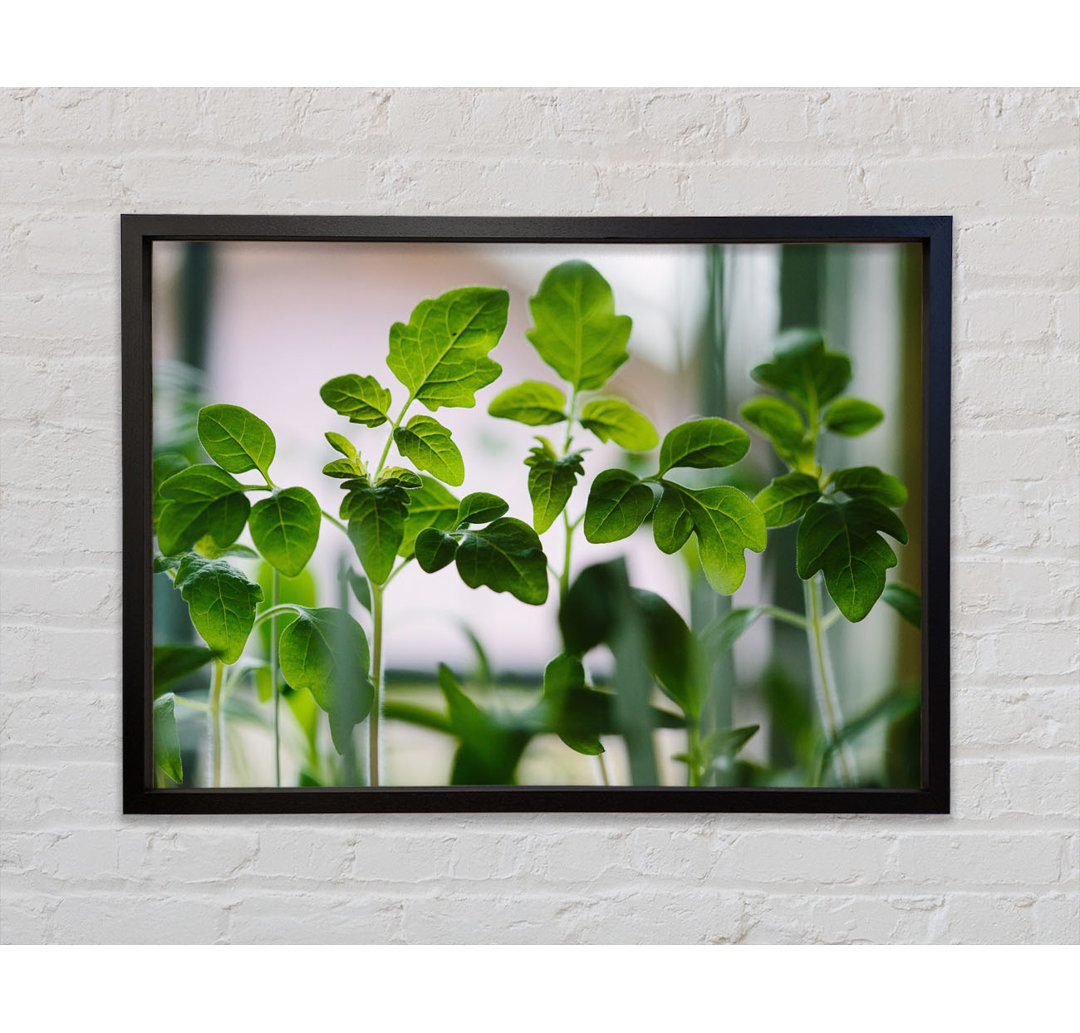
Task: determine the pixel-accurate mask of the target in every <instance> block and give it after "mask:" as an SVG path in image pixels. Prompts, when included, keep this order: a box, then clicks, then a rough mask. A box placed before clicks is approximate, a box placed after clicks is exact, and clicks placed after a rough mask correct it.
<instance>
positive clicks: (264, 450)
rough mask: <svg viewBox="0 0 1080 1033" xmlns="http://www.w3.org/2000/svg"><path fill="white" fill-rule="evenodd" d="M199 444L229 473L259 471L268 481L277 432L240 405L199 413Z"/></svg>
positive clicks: (207, 409)
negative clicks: (275, 433)
mask: <svg viewBox="0 0 1080 1033" xmlns="http://www.w3.org/2000/svg"><path fill="white" fill-rule="evenodd" d="M199 441H201V442H202V447H203V448H205V449H206V454H207V455H208V456H209V457H210V458H211V459H213V460H214V462H215V463H217V464H218V466H220V467H221V468H222V469H223V470H228V471H229V473H244V472H245V471H246V470H258V471H259V472H260V473H261V474H262V475H263V476H264V477H266V476H268V474H267V471H268V470H269V469H270V464H271V463H272V462H273V461H274V453H275V452H276V451H277V442H275V441H274V432H273V431H272V430H271V429H270V428H269V426H267V425H266V424H265V423H264V422H263V421H262V420H260V419H259V417H258V416H255V415H254V414H253V413H250V412H248V411H247V409H242V408H241V407H240V406H239V405H208V406H205V407H204V408H202V409H200V410H199Z"/></svg>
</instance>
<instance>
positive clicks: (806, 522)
mask: <svg viewBox="0 0 1080 1033" xmlns="http://www.w3.org/2000/svg"><path fill="white" fill-rule="evenodd" d="M879 531H883V532H885V534H888V535H890V536H892V537H893V538H895V539H896V540H897V541H899V542H906V541H907V531H906V530H905V528H904V524H903V522H902V521H901V520H900V518H899V517H898V516H897V515H896V514H895V513H893V512H892V511H891V510H889V509H886V508H885V507H884V506H883V505H881V503H879V502H875V501H873V500H872V499H853V500H852V501H850V502H834V501H832V500H828V501H825V500H823V501H821V502H816V503H814V505H813V506H811V507H810V509H809V511H808V512H807V514H806V516H805V517H803V520H802V523H801V524H800V525H799V534H798V537H797V539H796V545H795V558H796V567H797V569H798V572H799V577H801V578H802V579H803V580H804V581H806V580H808V579H809V578H811V577H813V576H814V574H816V573H817V572H818V571H819V570H820V571H822V572H823V573H824V575H825V587H826V588H827V589H828V590H829V595H830V596H832V600H833V602H834V603H836V606H837V609H839V610H840V612H841V613H842V614H843V615H844V616H845V617H846V618H847V619H848V620H849V621H852V622H853V623H854V622H856V621H861V620H862V619H863V618H864V617H865V616H866V615H867V614H868V613H869V612H870V610H871V609H872V608H873V605H874V603H876V602H877V600H878V597H879V596H880V595H881V593H882V591H883V589H884V588H885V571H886V570H888V569H889V568H890V567H894V566H896V553H894V552H893V550H892V548H891V547H890V546H889V545H888V543H886V541H885V539H884V538H882V537H881V535H880V534H878V532H879Z"/></svg>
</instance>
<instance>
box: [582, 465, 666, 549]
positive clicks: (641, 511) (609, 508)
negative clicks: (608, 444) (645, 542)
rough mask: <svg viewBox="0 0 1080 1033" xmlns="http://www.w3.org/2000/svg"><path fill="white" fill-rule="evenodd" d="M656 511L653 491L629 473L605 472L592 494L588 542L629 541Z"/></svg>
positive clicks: (587, 515) (588, 508) (587, 518)
mask: <svg viewBox="0 0 1080 1033" xmlns="http://www.w3.org/2000/svg"><path fill="white" fill-rule="evenodd" d="M652 507H653V493H652V489H651V488H649V486H648V485H647V484H642V483H641V481H640V480H639V479H638V477H637V476H636V475H635V474H632V473H630V471H629V470H605V471H604V472H603V473H601V474H598V475H597V477H596V479H595V480H594V481H593V482H592V487H591V489H590V490H589V501H588V503H587V504H586V506H585V538H586V539H587V540H588V541H590V542H593V543H594V544H597V543H600V542H617V541H621V540H622V539H623V538H628V537H629V536H630V535H632V534H633V533H634V532H635V531H636V530H637V529H638V528H639V527H640V526H641V522H642V521H643V520H644V519H645V518H646V517H647V516H648V515H649V512H650V510H651V509H652Z"/></svg>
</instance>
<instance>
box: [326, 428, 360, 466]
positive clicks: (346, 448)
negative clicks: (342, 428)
mask: <svg viewBox="0 0 1080 1033" xmlns="http://www.w3.org/2000/svg"><path fill="white" fill-rule="evenodd" d="M326 440H327V442H328V443H329V445H330V447H331V448H332V449H333V450H334V451H335V452H340V453H341V454H342V455H343V456H344V457H345V458H346V459H355V458H356V446H355V445H354V444H353V443H352V442H351V441H350V440H349V439H348V438H347V437H345V435H344V434H338V433H337V432H336V431H333V430H328V431H327V432H326Z"/></svg>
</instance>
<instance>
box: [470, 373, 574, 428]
mask: <svg viewBox="0 0 1080 1033" xmlns="http://www.w3.org/2000/svg"><path fill="white" fill-rule="evenodd" d="M488 415H489V416H498V417H499V418H501V419H504V420H517V422H518V423H524V424H527V425H528V426H530V427H542V426H546V425H548V424H552V423H562V421H563V420H565V419H566V395H564V394H563V393H562V391H560V390H559V389H558V388H557V387H553V386H552V385H551V384H545V383H543V382H542V381H540V380H526V381H524V382H523V383H520V384H517V385H516V386H514V387H508V388H507V389H506V390H505V391H503V392H502V393H501V394H498V395H496V396H495V398H494V400H493V401H492V403H491V405H489V406H488Z"/></svg>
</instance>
